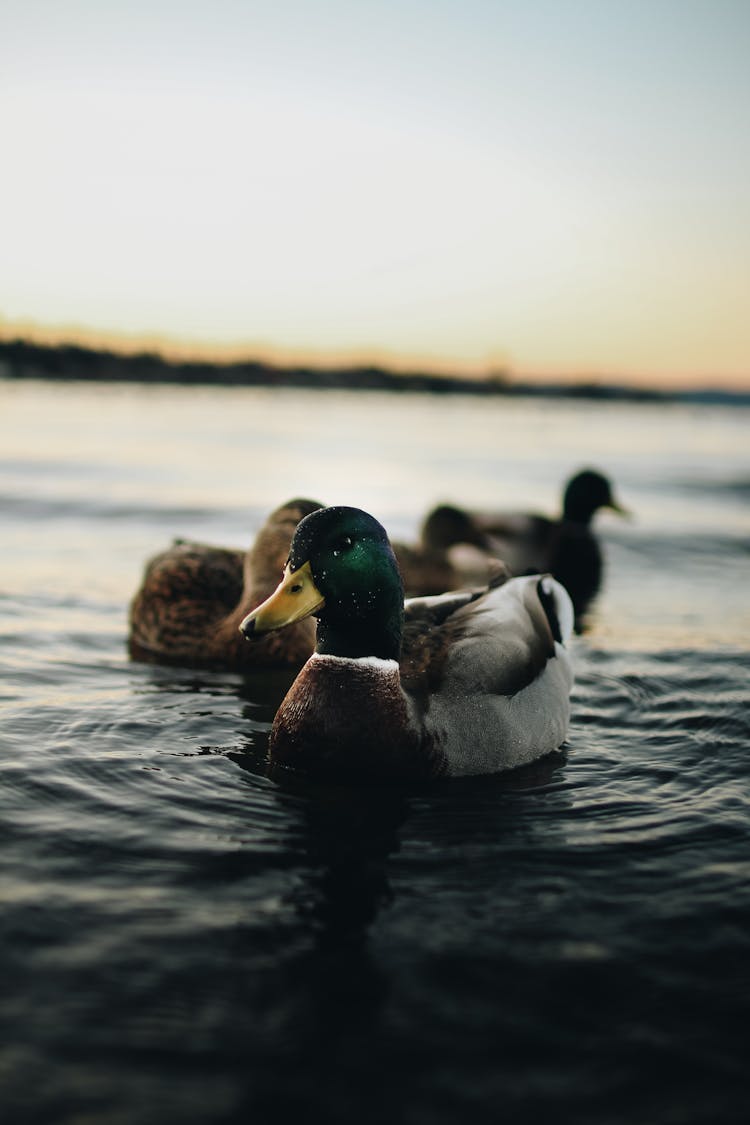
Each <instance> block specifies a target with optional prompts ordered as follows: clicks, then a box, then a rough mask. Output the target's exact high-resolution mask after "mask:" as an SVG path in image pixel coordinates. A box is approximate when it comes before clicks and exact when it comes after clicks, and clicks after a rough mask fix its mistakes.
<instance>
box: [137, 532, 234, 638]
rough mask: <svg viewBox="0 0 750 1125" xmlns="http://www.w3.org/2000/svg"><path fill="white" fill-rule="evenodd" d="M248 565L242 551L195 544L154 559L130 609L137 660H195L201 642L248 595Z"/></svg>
mask: <svg viewBox="0 0 750 1125" xmlns="http://www.w3.org/2000/svg"><path fill="white" fill-rule="evenodd" d="M243 559H244V555H243V553H242V552H241V551H234V550H227V549H225V548H223V547H207V546H205V545H202V544H196V543H189V542H188V543H177V544H175V545H174V546H172V547H170V548H169V549H168V550H167V551H163V552H162V553H161V554H159V555H156V556H155V557H154V558H153V559H151V560H150V561H149V562H148V563H147V564H146V569H145V573H144V576H143V582H142V584H141V587H140V589H139V590H138V592H137V593H136V595H135V597H134V598H133V601H132V603H131V606H130V615H129V623H130V636H129V647H130V651H131V655H133V656H134V657H136V658H137V659H146V660H148V659H154V658H155V657H159V658H164V659H167V658H172V659H180V658H181V657H183V656H188V655H189V656H195V654H196V648H195V646H196V643H197V638H199V637H200V636H201V635H202V634H203V633H204V632H205V630H206V629H207V628H210V627H211V626H212V625H215V623H216V622H217V621H219V620H220V619H221V618H222V617H223V616H225V615H226V614H227V613H229V612H231V610H232V609H233V608H234V607H235V606H236V605H237V603H238V601H239V599H240V597H241V595H242V588H243V576H242V566H243Z"/></svg>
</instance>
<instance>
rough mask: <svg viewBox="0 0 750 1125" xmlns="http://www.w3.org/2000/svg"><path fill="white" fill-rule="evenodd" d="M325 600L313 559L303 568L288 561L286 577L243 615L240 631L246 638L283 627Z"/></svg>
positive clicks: (314, 608) (318, 606)
mask: <svg viewBox="0 0 750 1125" xmlns="http://www.w3.org/2000/svg"><path fill="white" fill-rule="evenodd" d="M324 601H325V598H324V597H323V595H322V594H321V592H320V590H319V589H318V587H317V586H316V585H315V583H314V581H313V576H312V571H311V570H310V564H309V562H306V563H305V564H304V566H301V567H300V568H299V570H290V569H289V565H288V564H287V567H286V569H285V570H284V577H283V578H282V579H281V582H280V583H279V585H278V586H277V587H276V589H275V590H274V592H273V593H272V594H271V596H270V598H266V600H265V601H264V602H261V604H260V605H259V606H257V608H256V609H254V610H253V611H252V613H248V615H247V617H245V618H243V620H242V622H241V623H240V632H241V633H242V634H243V635H244V636H245V637H252V636H257V634H258V633H270V632H272V630H274V629H283V628H284V626H285V625H292V624H293V623H294V622H295V621H301V620H302V618H303V617H309V616H310V614H311V613H315V611H316V609H320V607H321V606H322V605H323V602H324Z"/></svg>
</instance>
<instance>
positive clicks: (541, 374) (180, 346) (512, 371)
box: [0, 318, 750, 391]
mask: <svg viewBox="0 0 750 1125" xmlns="http://www.w3.org/2000/svg"><path fill="white" fill-rule="evenodd" d="M0 340H3V341H10V340H24V341H27V342H29V343H35V344H41V345H47V346H51V347H61V346H66V345H70V346H80V347H84V348H91V349H93V350H97V351H111V352H116V353H121V354H124V355H137V354H142V353H154V354H156V355H159V356H162V357H163V358H164V359H166V360H170V361H173V362H177V363H190V362H197V363H201V362H203V363H215V364H219V365H221V364H230V363H238V362H258V363H265V364H268V365H269V366H271V367H310V368H313V369H315V368H327V367H328V368H331V367H332V368H347V367H367V366H374V367H380V368H384V369H386V370H390V371H395V372H403V373H414V372H421V373H424V374H430V375H445V376H454V377H456V376H458V377H467V378H503V379H507V380H508V381H509V382H511V383H512V382H530V383H552V384H561V385H582V384H588V385H595V386H598V385H603V386H607V385H612V384H618V385H623V386H627V387H634V388H647V389H651V390H659V389H664V390H669V389H685V390H689V389H703V388H709V389H723V390H729V391H747V390H750V371H749V372H748V374H747V375H745V376H743V375H736V374H732V375H727V374H723V375H722V374H721V373H718V374H702V373H695V372H691V373H690V372H689V373H682V372H679V371H678V372H667V373H665V372H663V371H659V372H655V371H640V372H628V371H623V370H610V371H602V370H601V368H593V367H592V368H590V369H587V368H585V367H576V368H573V369H571V368H565V367H563V366H561V367H560V368H559V369H557V370H555V371H538V370H536V371H530V370H525V369H524V368H523V367H518V368H514V367H512V365H511V364H510V363H508V362H507V361H504V360H503V359H502V358H500V357H497V358H494V359H493V358H490V359H488V360H485V361H478V360H468V359H466V358H454V357H450V356H444V355H443V356H440V355H436V354H424V353H422V354H420V353H409V354H399V353H396V352H391V351H389V350H387V349H384V348H377V347H371V348H365V347H363V348H338V349H337V348H331V349H326V350H321V349H319V348H312V347H311V348H291V347H283V346H281V345H272V344H259V343H255V342H252V341H241V340H235V341H218V340H213V341H212V340H201V339H192V338H188V337H182V338H180V337H177V336H173V335H170V334H168V333H145V332H144V333H128V332H121V331H116V330H104V329H97V328H90V327H87V326H84V325H79V324H59V325H49V324H39V323H37V322H36V321H33V320H5V319H2V318H0Z"/></svg>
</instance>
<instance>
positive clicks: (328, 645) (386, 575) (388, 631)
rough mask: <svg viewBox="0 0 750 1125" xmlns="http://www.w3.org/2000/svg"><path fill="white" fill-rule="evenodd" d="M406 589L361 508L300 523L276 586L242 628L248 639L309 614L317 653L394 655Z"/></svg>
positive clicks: (381, 532) (378, 530)
mask: <svg viewBox="0 0 750 1125" xmlns="http://www.w3.org/2000/svg"><path fill="white" fill-rule="evenodd" d="M403 609H404V592H403V585H402V582H401V575H400V574H399V570H398V566H397V564H396V559H395V556H394V554H393V551H392V549H391V545H390V543H389V541H388V536H387V534H386V532H385V529H384V528H383V527H382V526H381V525H380V524H379V523H378V521H377V520H376V519H374V518H373V517H372V516H370V515H368V513H367V512H363V511H362V510H361V509H359V508H345V507H333V508H321V509H320V510H319V511H317V512H312V513H311V515H309V516H306V517H305V519H303V520H301V521H300V523H299V525H298V526H297V530H296V531H295V533H294V538H293V539H292V545H291V549H290V551H289V559H288V561H287V564H286V567H285V569H284V576H283V578H282V580H281V583H280V584H279V586H278V588H277V589H276V590H275V591H274V593H273V594H272V595H271V597H270V598H268V599H267V600H266V601H265V602H263V604H262V605H260V606H258V608H257V609H255V610H253V611H252V613H249V614H248V616H247V617H246V618H245V619H244V621H243V622H242V624H241V625H240V631H241V632H242V633H243V634H244V635H245V636H246V637H248V638H251V637H253V636H255V635H258V634H261V633H267V632H270V631H271V630H273V629H281V628H283V627H284V626H285V625H291V624H292V623H293V622H294V621H300V620H301V619H302V618H303V617H308V616H310V615H311V614H312V615H314V616H315V617H317V619H318V639H317V645H316V648H317V651H318V652H321V653H329V654H331V655H335V656H354V657H359V656H377V657H380V658H381V659H384V660H388V659H396V660H397V659H398V656H399V651H400V647H401V627H402V621H403Z"/></svg>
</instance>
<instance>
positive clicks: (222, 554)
mask: <svg viewBox="0 0 750 1125" xmlns="http://www.w3.org/2000/svg"><path fill="white" fill-rule="evenodd" d="M319 507H320V504H318V503H316V502H315V501H313V500H300V499H295V500H290V501H288V502H287V503H286V504H282V505H281V507H279V508H277V509H276V510H275V511H274V512H272V513H271V515H270V516H269V517H268V519H267V521H266V523H265V524H264V525H263V527H261V529H260V531H259V532H258V535H257V537H256V539H255V542H254V543H253V545H252V547H251V548H250V550H249V551H247V552H243V551H239V550H231V549H225V548H222V547H212V546H207V545H205V544H202V543H192V542H189V541H185V540H177V541H176V542H175V543H174V544H173V545H172V546H171V547H170V548H168V550H166V551H163V552H162V553H161V554H159V555H156V556H155V558H153V559H151V560H150V561H149V562H148V563H147V564H146V569H145V573H144V576H143V582H142V585H141V588H140V589H139V590H138V592H137V594H136V595H135V597H134V598H133V601H132V603H131V606H130V615H129V637H128V647H129V651H130V655H131V657H132V658H133V659H134V660H145V661H149V662H150V663H160V664H180V665H187V666H191V667H216V668H219V667H220V668H237V669H243V668H251V667H258V666H260V665H269V666H270V665H283V664H302V663H303V662H304V661H305V660H306V659H307V657H308V656H309V655H310V653H311V652H312V651H313V648H314V645H315V626H314V624H313V622H311V621H301V622H299V624H297V625H294V626H293V627H292V628H291V629H288V630H287V631H286V632H285V633H279V634H272V635H270V636H268V637H266V638H264V640H263V641H262V642H261V643H260V644H259V645H257V646H255V645H249V644H247V642H246V641H244V640H243V639H242V637H241V636H240V633H239V631H238V626H239V624H240V622H241V621H242V619H243V618H244V617H246V615H247V614H248V613H249V612H250V611H251V610H252V609H254V608H255V606H258V605H260V603H261V602H263V601H264V600H265V599H266V598H267V597H268V595H269V594H270V593H271V592H272V591H273V590H274V589H275V588H276V586H277V584H278V581H279V575H280V574H281V573H282V571H283V569H284V565H285V563H286V560H287V556H288V555H289V546H290V543H291V541H292V536H293V535H294V530H295V528H296V526H297V524H298V523H299V521H300V520H301V519H302V518H303V517H304V516H306V515H309V514H310V512H313V511H315V510H316V508H319Z"/></svg>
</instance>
